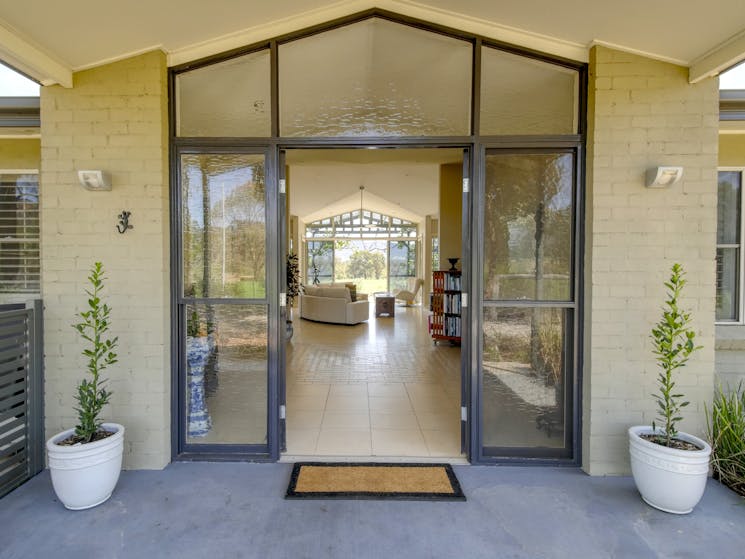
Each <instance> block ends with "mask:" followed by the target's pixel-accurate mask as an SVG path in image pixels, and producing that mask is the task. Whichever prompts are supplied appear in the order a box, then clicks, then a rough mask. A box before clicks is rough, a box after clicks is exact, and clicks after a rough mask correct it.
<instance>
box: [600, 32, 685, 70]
mask: <svg viewBox="0 0 745 559" xmlns="http://www.w3.org/2000/svg"><path fill="white" fill-rule="evenodd" d="M596 46H597V47H606V48H609V49H613V50H618V51H621V52H626V53H629V54H635V55H637V56H642V57H644V58H651V59H652V60H659V61H660V62H667V63H668V64H675V65H677V66H688V61H686V60H681V59H679V58H670V57H669V56H661V55H659V54H655V53H653V52H648V51H645V50H639V49H632V48H631V47H626V46H624V45H619V44H617V43H609V42H608V41H601V40H600V39H593V40H592V42H591V43H590V44H589V45H588V47H587V49H588V50H589V49H591V48H592V47H596Z"/></svg>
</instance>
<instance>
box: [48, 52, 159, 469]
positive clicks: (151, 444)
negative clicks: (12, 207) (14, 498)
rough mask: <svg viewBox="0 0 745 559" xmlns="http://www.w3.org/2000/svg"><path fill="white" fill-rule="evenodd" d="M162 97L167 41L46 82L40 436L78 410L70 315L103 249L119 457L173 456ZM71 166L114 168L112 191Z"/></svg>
mask: <svg viewBox="0 0 745 559" xmlns="http://www.w3.org/2000/svg"><path fill="white" fill-rule="evenodd" d="M167 107H168V96H167V67H166V59H165V55H164V54H163V53H162V52H151V53H148V54H144V55H141V56H137V57H134V58H130V59H127V60H124V61H121V62H116V63H113V64H110V65H107V66H104V67H100V68H96V69H92V70H87V71H83V72H78V73H76V74H75V75H74V87H73V88H71V89H65V88H62V87H59V86H54V87H44V88H42V93H41V122H42V142H41V158H42V162H41V170H42V176H41V182H42V185H43V187H42V194H41V206H42V220H41V221H42V224H43V227H42V241H41V248H42V294H43V298H44V303H45V307H46V309H45V325H44V339H45V351H46V359H45V365H46V429H47V435H48V436H51V435H53V434H54V433H55V432H58V431H60V430H62V429H64V428H69V427H71V426H73V425H74V424H75V421H76V416H75V412H74V411H73V406H74V404H75V402H74V399H73V396H74V392H75V386H76V384H77V382H78V381H79V380H80V379H81V378H82V376H83V368H84V359H83V358H82V357H81V356H80V351H81V347H82V346H81V344H80V341H79V339H78V337H77V333H76V332H75V331H74V330H73V329H72V328H71V326H70V324H71V323H72V322H73V320H74V315H75V313H76V312H77V311H79V310H81V309H82V307H83V305H84V304H85V297H84V293H83V290H84V289H85V288H86V287H87V280H86V278H87V275H88V270H89V269H90V266H91V264H92V263H93V262H95V261H98V260H100V261H102V262H103V263H104V266H105V269H106V272H107V276H108V278H109V279H108V281H107V284H106V285H107V287H106V297H107V299H108V302H109V303H110V305H111V306H112V308H113V311H112V332H113V334H114V335H117V336H119V351H118V353H119V363H117V364H116V365H113V366H112V367H111V369H110V370H109V372H108V377H109V379H110V388H111V389H112V390H113V392H114V395H113V397H112V400H111V404H110V405H109V406H108V409H105V410H104V416H105V418H106V419H111V420H114V421H117V422H119V423H122V424H123V425H124V426H125V427H126V429H127V432H126V436H125V457H124V467H125V468H162V467H163V466H165V465H166V464H167V463H168V462H169V460H170V381H169V379H170V352H169V344H170V342H169V339H170V337H169V336H170V334H169V303H168V301H169V261H168V254H169V249H168V245H169V221H168V215H169V210H168V137H167V114H168V112H167ZM78 169H104V170H107V171H109V172H110V173H111V175H112V183H113V190H112V191H110V192H89V191H87V190H84V189H83V188H82V187H81V186H80V184H79V183H78V179H77V173H76V171H77V170H78ZM122 210H128V211H131V212H132V216H131V218H130V219H131V223H132V224H133V225H134V229H132V230H130V231H128V232H127V233H125V234H124V235H120V234H119V233H118V232H117V231H116V228H115V225H116V224H117V223H118V220H117V215H118V214H119V213H120V212H121V211H122Z"/></svg>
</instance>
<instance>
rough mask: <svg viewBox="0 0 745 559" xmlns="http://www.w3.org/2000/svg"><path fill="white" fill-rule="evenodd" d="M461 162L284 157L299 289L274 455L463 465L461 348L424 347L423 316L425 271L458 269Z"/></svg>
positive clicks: (314, 153) (290, 153)
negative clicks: (281, 440)
mask: <svg viewBox="0 0 745 559" xmlns="http://www.w3.org/2000/svg"><path fill="white" fill-rule="evenodd" d="M463 160H464V158H463V150H462V149H457V148H450V149H437V148H430V149H424V148H422V149H375V150H360V149H320V150H318V149H296V150H287V151H286V152H285V161H284V170H285V193H286V201H285V214H286V219H285V222H286V223H285V231H286V242H285V243H284V244H285V250H286V252H285V255H287V254H292V255H295V256H296V258H297V272H296V275H297V279H299V283H301V284H302V285H303V286H304V289H301V290H300V292H299V293H296V292H295V290H293V289H289V290H288V294H289V295H290V297H289V300H288V307H287V309H288V310H287V316H288V317H291V320H292V331H293V334H292V337H291V338H289V339H287V341H286V343H285V346H284V348H285V355H284V357H285V375H284V379H283V380H284V381H285V382H284V383H283V385H284V386H285V400H284V401H285V408H284V409H285V413H286V419H285V432H286V441H285V442H286V445H285V456H288V457H290V456H291V457H293V458H295V457H313V458H314V459H324V458H331V457H358V458H359V457H365V459H376V458H379V459H390V458H410V459H415V460H427V459H437V460H442V459H450V460H458V459H463V458H464V455H463V452H462V451H463V449H464V446H463V441H462V428H461V406H462V405H464V402H463V401H462V399H463V394H464V390H463V387H464V378H463V370H464V368H463V367H462V365H461V364H462V357H461V350H460V344H459V343H458V342H459V340H457V339H453V340H449V341H445V343H442V341H441V342H440V343H437V344H436V343H435V340H434V339H433V332H432V327H431V324H432V316H433V312H432V310H431V307H430V294H431V293H432V291H433V273H435V272H437V271H439V270H444V269H447V268H449V267H450V264H449V263H448V262H447V259H448V258H451V259H458V260H457V266H458V267H460V264H461V261H462V258H463V251H462V249H461V246H462V239H463V220H462V215H463V207H462V179H463ZM287 262H290V260H288V261H287ZM290 268H292V266H290ZM435 275H436V274H435ZM293 283H294V282H293V281H292V280H291V279H290V280H289V281H288V284H293ZM404 291H408V292H409V293H408V294H404V293H402V292H404ZM397 295H398V297H399V298H397V297H396V296H397ZM334 299H336V300H334ZM339 299H343V301H340V300H339ZM352 299H356V300H355V301H352ZM345 306H346V307H347V309H348V310H347V311H346V313H345V311H344V310H343V309H344V307H345ZM340 309H341V310H340ZM452 314H453V315H455V313H452ZM453 320H455V318H453ZM458 320H459V318H458ZM453 338H455V337H454V336H453Z"/></svg>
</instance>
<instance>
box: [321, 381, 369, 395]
mask: <svg viewBox="0 0 745 559" xmlns="http://www.w3.org/2000/svg"><path fill="white" fill-rule="evenodd" d="M329 396H330V397H339V396H352V397H363V396H364V397H367V383H359V384H332V385H331V387H330V389H329Z"/></svg>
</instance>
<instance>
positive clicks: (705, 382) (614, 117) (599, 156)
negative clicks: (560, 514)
mask: <svg viewBox="0 0 745 559" xmlns="http://www.w3.org/2000/svg"><path fill="white" fill-rule="evenodd" d="M687 76H688V71H687V69H686V68H682V67H678V66H675V65H671V64H666V63H662V62H657V61H653V60H650V59H646V58H643V57H639V56H635V55H631V54H627V53H622V52H619V51H614V50H612V49H608V48H604V47H595V48H593V50H592V52H591V61H590V79H589V99H588V100H589V107H588V133H589V135H588V142H587V146H588V164H587V166H588V169H587V170H588V177H587V198H586V200H587V202H586V204H587V205H586V208H587V217H586V252H585V279H586V299H585V303H586V305H585V309H586V310H585V313H586V317H585V320H586V322H585V340H584V357H585V361H584V378H583V420H582V421H583V468H584V469H585V470H586V471H587V472H588V473H590V474H593V475H603V474H625V473H628V472H629V471H630V466H629V458H628V449H627V447H628V442H627V435H626V430H627V428H628V427H629V426H631V425H635V424H649V423H651V422H652V420H653V419H654V418H655V412H656V410H655V407H656V406H655V402H654V400H653V399H652V397H651V396H650V394H651V393H653V392H655V391H656V377H657V369H656V364H655V361H654V359H653V356H652V353H651V343H650V339H649V332H650V329H651V327H652V325H653V324H654V323H655V322H656V320H657V319H658V316H659V312H660V310H659V309H660V305H661V303H662V302H663V297H664V293H665V291H664V288H663V286H662V282H663V280H664V279H666V278H667V277H668V274H669V269H670V266H671V265H672V264H673V263H674V262H680V263H681V264H683V265H684V267H685V269H686V270H687V272H688V285H687V287H686V292H685V300H684V306H685V307H688V308H690V309H691V310H692V311H693V317H694V320H695V323H694V326H695V328H696V330H697V332H698V336H699V337H698V341H699V342H700V343H701V344H702V345H703V346H704V349H702V350H701V351H699V352H697V353H696V354H695V357H694V358H693V359H692V360H691V362H690V363H689V365H688V366H686V367H685V368H684V369H683V370H682V373H681V374H680V376H679V378H678V382H677V386H678V388H680V389H681V390H682V391H683V392H684V393H685V394H686V396H687V398H688V399H689V400H690V401H691V405H690V406H689V407H688V408H686V411H685V421H684V422H683V425H682V428H683V429H684V430H686V431H689V432H692V433H694V434H699V435H700V434H702V433H703V430H704V426H705V417H704V403H705V402H710V401H711V397H712V393H713V386H714V282H715V241H716V202H717V200H716V197H717V192H716V172H717V140H718V124H719V105H718V102H719V96H718V89H717V81H716V80H707V81H704V82H702V83H699V84H696V85H690V84H688V81H687ZM656 165H682V166H683V167H684V169H685V171H684V176H683V179H682V181H681V182H680V183H678V184H676V185H675V186H673V187H671V188H668V189H660V190H656V189H647V188H645V186H644V172H645V170H646V169H647V168H649V167H653V166H656Z"/></svg>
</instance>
